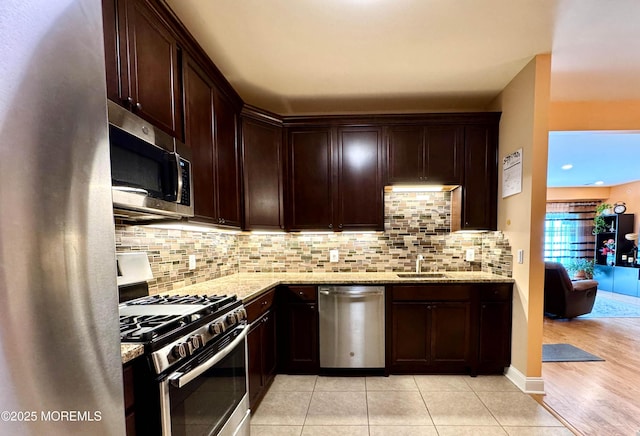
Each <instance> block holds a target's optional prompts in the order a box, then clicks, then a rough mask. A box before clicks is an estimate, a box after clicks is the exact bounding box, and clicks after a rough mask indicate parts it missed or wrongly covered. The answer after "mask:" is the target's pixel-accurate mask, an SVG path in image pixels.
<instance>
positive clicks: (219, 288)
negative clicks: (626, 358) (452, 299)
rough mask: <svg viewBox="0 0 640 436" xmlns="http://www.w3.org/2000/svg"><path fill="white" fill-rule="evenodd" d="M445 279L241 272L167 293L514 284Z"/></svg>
mask: <svg viewBox="0 0 640 436" xmlns="http://www.w3.org/2000/svg"><path fill="white" fill-rule="evenodd" d="M442 273H443V274H444V275H445V277H436V278H431V277H419V278H416V277H398V275H397V273H395V272H382V273H381V272H364V273H340V272H338V273H334V272H311V273H239V274H232V275H229V276H225V277H220V278H218V279H214V280H209V281H207V282H202V283H196V284H195V285H190V286H185V287H184V288H180V289H175V290H172V291H167V292H163V294H166V295H173V294H185V295H186V294H198V295H202V294H207V295H222V294H226V295H236V296H237V297H238V298H240V299H242V300H243V301H244V302H245V303H247V302H249V301H251V300H253V299H255V298H257V297H258V296H260V295H261V294H262V293H264V292H266V291H268V290H269V289H271V288H274V287H275V286H278V285H282V284H287V285H314V284H318V285H328V284H334V285H354V284H411V283H418V284H427V283H432V284H433V283H513V282H514V280H513V279H512V278H510V277H503V276H499V275H496V274H489V273H483V272H457V271H451V272H449V271H444V272H442Z"/></svg>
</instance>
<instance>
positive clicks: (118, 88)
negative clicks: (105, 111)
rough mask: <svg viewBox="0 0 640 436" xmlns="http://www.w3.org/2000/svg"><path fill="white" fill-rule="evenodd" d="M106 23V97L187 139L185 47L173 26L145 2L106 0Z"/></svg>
mask: <svg viewBox="0 0 640 436" xmlns="http://www.w3.org/2000/svg"><path fill="white" fill-rule="evenodd" d="M103 21H104V28H105V57H106V71H107V96H108V97H109V98H110V99H111V100H113V101H115V102H116V103H118V104H120V105H122V106H124V107H126V108H127V109H129V110H131V111H132V112H134V113H135V114H137V115H139V116H140V117H142V118H144V119H146V120H147V121H149V122H151V123H153V124H154V125H155V126H157V127H159V128H160V129H162V130H164V131H165V132H167V133H168V134H170V135H172V136H174V137H176V138H179V139H182V105H181V100H180V96H181V93H180V49H179V47H178V42H177V39H176V37H175V36H174V33H173V32H172V31H171V28H170V27H169V25H168V24H167V23H166V22H165V21H164V20H163V19H162V17H161V16H160V15H159V14H158V13H157V11H156V10H155V9H153V8H152V7H151V6H150V5H149V4H148V3H147V2H146V1H144V0H117V1H115V0H103ZM116 23H117V24H116Z"/></svg>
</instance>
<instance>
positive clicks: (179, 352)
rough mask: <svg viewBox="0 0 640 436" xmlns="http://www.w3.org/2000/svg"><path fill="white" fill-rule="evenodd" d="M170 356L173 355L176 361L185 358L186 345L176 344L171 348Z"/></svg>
mask: <svg viewBox="0 0 640 436" xmlns="http://www.w3.org/2000/svg"><path fill="white" fill-rule="evenodd" d="M171 354H173V357H175V358H176V359H181V358H183V357H187V346H186V344H184V343H182V344H177V345H175V346H174V347H173V349H172V350H171Z"/></svg>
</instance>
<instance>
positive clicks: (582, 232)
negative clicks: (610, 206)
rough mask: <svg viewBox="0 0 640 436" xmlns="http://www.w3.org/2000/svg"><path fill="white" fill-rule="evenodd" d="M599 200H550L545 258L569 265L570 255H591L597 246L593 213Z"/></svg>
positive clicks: (586, 256)
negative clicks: (576, 201)
mask: <svg viewBox="0 0 640 436" xmlns="http://www.w3.org/2000/svg"><path fill="white" fill-rule="evenodd" d="M596 205H597V203H596V202H586V203H547V214H546V217H545V223H544V260H545V261H551V262H560V263H562V264H563V265H565V266H566V265H567V264H568V263H569V261H570V260H571V259H574V258H577V257H578V258H579V257H582V258H587V259H592V258H593V254H594V250H595V245H594V244H595V237H594V236H593V217H594V216H595V208H596Z"/></svg>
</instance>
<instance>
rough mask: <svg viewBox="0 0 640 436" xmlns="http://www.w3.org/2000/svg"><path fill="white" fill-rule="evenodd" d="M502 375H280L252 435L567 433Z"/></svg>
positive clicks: (255, 416) (491, 435) (542, 435)
mask: <svg viewBox="0 0 640 436" xmlns="http://www.w3.org/2000/svg"><path fill="white" fill-rule="evenodd" d="M571 434H572V433H571V432H570V431H569V430H568V429H567V428H565V427H564V426H563V425H562V423H561V422H560V421H558V420H557V419H556V418H555V417H554V416H553V415H551V414H550V413H549V412H547V411H546V410H545V409H544V408H543V407H542V406H540V405H539V404H538V403H537V402H536V401H535V400H534V399H533V398H531V397H530V396H529V395H526V394H524V393H522V392H521V391H520V390H518V388H516V387H515V386H514V385H513V384H512V383H511V382H510V381H509V380H508V379H507V378H505V377H502V376H478V377H475V378H474V377H467V376H435V375H424V376H423V375H416V376H390V377H323V376H306V375H278V376H276V379H275V380H274V382H273V385H272V386H271V388H270V389H269V391H268V392H267V394H266V396H265V397H264V399H263V400H262V403H261V404H260V406H259V407H258V408H257V410H255V411H254V413H253V416H252V418H251V435H252V436H334V435H336V436H337V435H348V436H352V435H353V436H404V435H411V436H463V435H479V436H494V435H516V436H538V435H540V436H555V435H571Z"/></svg>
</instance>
